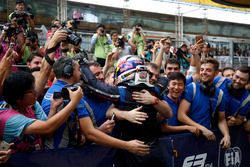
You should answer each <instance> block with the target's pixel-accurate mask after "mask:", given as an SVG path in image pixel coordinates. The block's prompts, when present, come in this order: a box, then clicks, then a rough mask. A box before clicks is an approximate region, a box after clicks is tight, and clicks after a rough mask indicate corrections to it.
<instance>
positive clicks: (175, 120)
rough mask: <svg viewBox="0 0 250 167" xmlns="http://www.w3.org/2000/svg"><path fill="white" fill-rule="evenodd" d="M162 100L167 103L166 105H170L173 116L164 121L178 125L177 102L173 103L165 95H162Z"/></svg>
mask: <svg viewBox="0 0 250 167" xmlns="http://www.w3.org/2000/svg"><path fill="white" fill-rule="evenodd" d="M163 100H164V101H166V102H167V103H168V105H169V106H170V107H171V109H172V112H173V116H172V117H171V118H168V119H166V121H165V122H166V123H167V124H168V125H171V126H178V125H180V123H179V121H178V119H177V112H178V108H179V104H177V103H175V102H174V101H173V100H172V99H170V98H169V97H168V96H167V95H164V96H163Z"/></svg>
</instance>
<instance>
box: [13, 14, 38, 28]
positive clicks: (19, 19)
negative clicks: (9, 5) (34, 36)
mask: <svg viewBox="0 0 250 167" xmlns="http://www.w3.org/2000/svg"><path fill="white" fill-rule="evenodd" d="M27 16H30V17H31V18H33V17H34V16H33V15H32V14H31V13H28V12H27V11H17V10H15V11H14V13H13V14H12V15H11V19H13V18H16V23H17V24H18V25H20V26H23V28H24V29H26V28H27V24H28V23H27V21H26V17H27Z"/></svg>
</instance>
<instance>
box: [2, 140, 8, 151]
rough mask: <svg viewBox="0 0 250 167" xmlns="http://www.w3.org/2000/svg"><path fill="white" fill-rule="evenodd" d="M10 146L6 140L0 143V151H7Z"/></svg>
mask: <svg viewBox="0 0 250 167" xmlns="http://www.w3.org/2000/svg"><path fill="white" fill-rule="evenodd" d="M9 148H10V144H9V143H7V142H6V141H2V142H1V143H0V151H7V150H8V149H9Z"/></svg>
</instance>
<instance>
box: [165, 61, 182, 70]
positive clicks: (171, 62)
mask: <svg viewBox="0 0 250 167" xmlns="http://www.w3.org/2000/svg"><path fill="white" fill-rule="evenodd" d="M167 64H177V65H178V66H179V68H181V65H180V63H179V62H178V61H177V59H175V58H169V59H167V61H166V64H165V66H164V69H166V67H167Z"/></svg>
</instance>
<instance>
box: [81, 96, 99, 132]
mask: <svg viewBox="0 0 250 167" xmlns="http://www.w3.org/2000/svg"><path fill="white" fill-rule="evenodd" d="M84 104H85V107H86V109H87V111H88V113H89V117H90V119H91V120H92V122H93V125H94V127H95V128H96V127H97V124H96V120H95V115H94V112H93V110H92V108H91V107H90V106H89V104H88V103H87V102H86V101H85V100H84Z"/></svg>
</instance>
